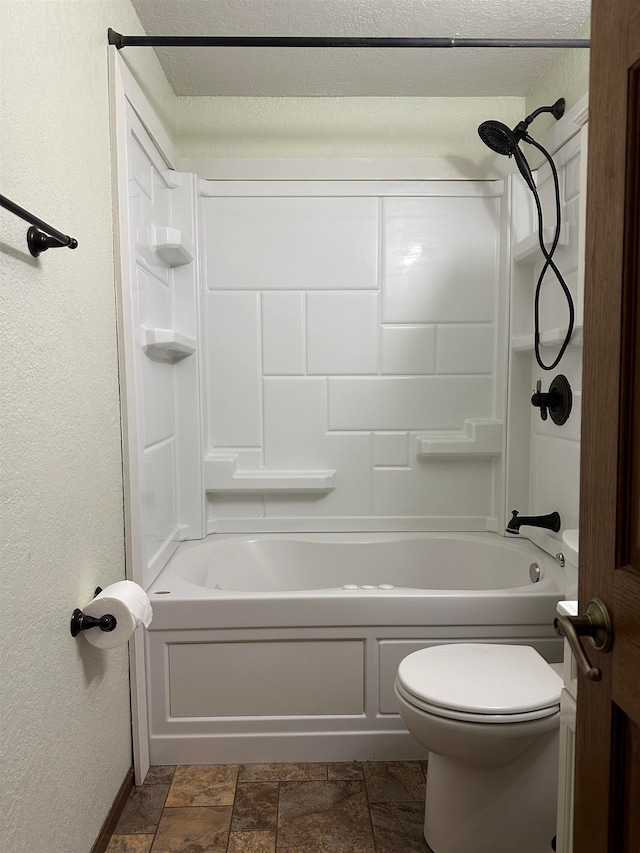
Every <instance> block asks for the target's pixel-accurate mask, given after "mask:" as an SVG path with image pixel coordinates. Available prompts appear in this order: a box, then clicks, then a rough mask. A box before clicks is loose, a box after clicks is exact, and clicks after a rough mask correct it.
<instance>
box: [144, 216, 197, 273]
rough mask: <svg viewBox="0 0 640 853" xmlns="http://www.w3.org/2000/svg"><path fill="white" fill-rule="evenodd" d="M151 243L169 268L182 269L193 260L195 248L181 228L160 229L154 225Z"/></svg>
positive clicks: (151, 230)
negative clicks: (181, 267)
mask: <svg viewBox="0 0 640 853" xmlns="http://www.w3.org/2000/svg"><path fill="white" fill-rule="evenodd" d="M149 243H150V245H151V248H152V249H153V250H154V251H155V252H156V254H157V255H158V257H159V258H160V259H161V261H162V263H163V264H164V265H165V266H167V267H180V266H182V265H183V264H190V263H191V261H192V260H193V247H192V245H191V243H190V242H189V240H187V238H186V237H185V236H184V234H183V233H182V231H180V229H179V228H158V227H157V226H154V225H152V226H151V228H150V233H149Z"/></svg>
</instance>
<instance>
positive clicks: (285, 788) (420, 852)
mask: <svg viewBox="0 0 640 853" xmlns="http://www.w3.org/2000/svg"><path fill="white" fill-rule="evenodd" d="M424 796H425V766H424V764H423V763H422V762H419V761H388V762H385V761H371V762H363V763H360V762H355V761H353V762H344V763H332V764H319V763H316V764H239V765H238V764H205V765H185V766H178V767H152V768H151V770H150V771H149V773H148V775H147V778H146V779H145V783H144V785H142V786H140V787H137V788H134V789H133V790H132V792H131V796H130V797H129V800H128V802H127V805H126V806H125V809H124V811H123V813H122V815H121V817H120V820H119V822H118V825H117V826H116V829H115V832H114V834H113V836H112V838H111V841H110V843H109V847H108V848H107V853H430V850H429V847H428V846H427V844H426V842H425V840H424V837H423V834H422V823H423V819H424Z"/></svg>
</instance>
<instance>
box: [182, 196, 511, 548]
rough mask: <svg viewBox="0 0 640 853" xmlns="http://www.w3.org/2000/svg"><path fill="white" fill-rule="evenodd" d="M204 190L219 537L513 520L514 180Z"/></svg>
mask: <svg viewBox="0 0 640 853" xmlns="http://www.w3.org/2000/svg"><path fill="white" fill-rule="evenodd" d="M199 187H200V199H199V218H200V229H201V233H200V241H199V243H200V247H201V274H200V282H201V283H200V289H201V299H202V303H201V307H202V310H201V315H202V321H201V322H202V326H203V328H202V340H203V341H204V342H205V343H204V346H203V349H202V353H203V384H204V407H205V414H204V416H205V441H206V448H205V469H206V473H205V484H206V488H207V512H208V528H207V529H208V531H209V532H214V531H247V530H249V531H259V530H263V531H268V530H272V531H279V530H282V531H286V530H385V529H389V530H403V529H404V530H412V529H413V530H416V529H423V530H447V529H452V530H486V529H487V528H488V529H496V526H497V524H498V523H500V524H502V519H500V521H499V522H498V519H497V516H498V515H500V514H501V513H500V510H499V509H497V507H500V505H501V503H502V438H501V436H502V421H503V419H504V412H503V408H504V399H505V391H504V373H505V369H504V362H505V360H506V356H505V350H506V336H507V322H506V319H505V312H506V308H505V304H506V295H505V294H506V284H505V278H506V272H505V270H506V267H507V249H508V246H507V240H506V238H505V235H506V234H507V231H508V211H507V204H506V202H505V196H504V192H505V188H504V184H503V182H502V181H498V182H489V181H483V182H470V181H469V182H465V181H456V182H442V181H441V182H438V181H430V182H416V183H390V182H384V183H382V182H351V183H350V182H340V183H336V184H331V183H327V182H322V183H313V182H298V183H291V182H287V183H286V184H283V183H278V182H270V183H266V182H265V183H261V182H256V183H249V182H242V183H234V182H225V183H222V182H206V181H201V182H200V184H199ZM485 431H488V433H489V432H490V436H491V437H490V440H489V442H488V443H487V441H485V440H484V435H485ZM488 433H487V434H488Z"/></svg>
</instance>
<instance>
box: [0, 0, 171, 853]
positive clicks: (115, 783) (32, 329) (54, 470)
mask: <svg viewBox="0 0 640 853" xmlns="http://www.w3.org/2000/svg"><path fill="white" fill-rule="evenodd" d="M108 26H113V27H115V28H120V29H124V30H125V31H126V30H130V31H140V26H139V23H138V21H137V18H136V16H135V14H134V13H133V10H132V8H131V6H130V5H129V2H128V0H104V2H102V1H100V2H98V0H96V2H73V0H66V2H55V0H46V2H22V0H3V2H2V3H1V4H0V39H1V41H0V79H1V80H2V85H1V91H0V97H1V109H0V112H1V114H2V117H3V120H2V134H1V135H0V160H1V162H2V193H3V194H5V195H6V196H8V197H9V198H11V199H12V200H15V201H16V202H17V203H18V204H21V205H22V206H24V207H26V208H27V209H29V210H32V211H33V212H34V213H35V214H36V215H38V216H40V217H41V218H43V219H44V220H45V221H47V222H50V223H51V224H52V225H54V226H55V227H58V228H60V229H61V230H63V231H64V232H65V233H69V234H71V235H73V236H74V237H76V238H77V240H78V243H79V245H78V248H77V249H76V250H75V251H73V252H71V251H69V250H68V249H56V250H50V251H49V252H47V253H46V254H44V255H42V256H41V257H40V259H39V260H35V259H33V258H32V257H31V256H30V255H29V253H28V250H27V246H26V240H25V235H26V230H27V227H28V226H27V223H25V222H23V221H22V220H20V219H17V218H16V217H14V216H12V215H10V214H8V213H7V212H6V211H1V212H0V225H1V228H2V231H1V235H0V276H1V279H2V299H3V306H2V312H1V313H2V321H1V323H2V326H1V339H0V340H1V347H2V400H3V405H2V409H3V418H2V421H3V432H2V445H3V447H2V463H3V483H4V497H5V507H4V513H3V531H2V561H1V563H0V583H1V587H2V594H1V596H0V600H1V602H2V616H1V618H2V625H3V630H2V638H3V639H2V664H1V672H2V705H3V715H4V722H3V737H2V743H1V745H0V752H1V767H2V770H1V774H2V796H3V804H2V815H3V818H2V821H1V822H0V848H1V849H2V850H6V851H11V853H31V852H32V851H34V850H40V849H43V848H46V849H47V850H48V851H51V853H88V851H89V850H90V849H91V846H92V844H93V842H94V841H95V839H96V837H97V834H98V832H99V830H100V827H101V825H102V823H103V821H104V819H105V817H106V815H107V812H108V810H109V808H110V807H111V804H112V802H113V799H114V797H115V795H116V793H117V791H118V788H119V786H120V784H121V783H122V781H123V779H124V776H125V773H126V771H127V769H128V768H129V766H130V765H131V736H130V716H129V684H128V673H127V649H126V647H122V648H119V649H115V650H112V651H99V650H97V649H95V648H93V647H92V646H89V645H88V644H87V643H86V641H85V640H84V639H82V638H78V639H73V638H72V637H71V635H70V633H69V618H70V615H71V612H72V610H73V609H74V608H75V607H77V606H82V605H83V604H85V603H86V602H87V600H88V599H89V598H90V597H91V595H92V593H93V590H94V587H95V586H96V585H97V584H101V585H106V584H109V583H111V582H113V581H117V580H120V579H121V578H122V577H123V576H124V551H123V518H122V474H121V449H120V422H119V418H120V413H119V401H118V372H117V359H116V333H115V307H114V264H113V239H112V221H111V162H110V150H109V126H108V115H109V110H108V105H109V100H108V88H107V46H106V31H107V27H108ZM143 62H144V63H145V64H146V74H147V75H150V74H151V76H153V78H154V79H155V80H156V81H160V83H161V81H162V75H161V72H160V71H159V69H157V68H155V69H154V67H153V66H154V62H155V59H154V56H153V54H152V53H151V52H149V53H148V54H147V56H146V58H145V59H144V60H143ZM152 72H153V73H152ZM147 79H151V77H149V76H147ZM163 91H164V95H163ZM169 94H170V92H169V91H168V87H167V86H166V82H165V85H164V90H163V89H162V86H160V85H158V86H157V87H156V102H157V101H158V99H160V100H161V99H162V98H163V97H165V96H166V106H167V109H168V110H169V112H171V109H172V105H171V98H170V97H169Z"/></svg>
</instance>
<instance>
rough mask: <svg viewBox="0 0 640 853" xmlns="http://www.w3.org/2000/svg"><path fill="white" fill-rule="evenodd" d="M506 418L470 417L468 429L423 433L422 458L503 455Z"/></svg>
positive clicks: (421, 438)
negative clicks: (503, 419) (502, 419)
mask: <svg viewBox="0 0 640 853" xmlns="http://www.w3.org/2000/svg"><path fill="white" fill-rule="evenodd" d="M503 431H504V424H503V422H502V421H497V420H491V419H488V418H467V419H466V420H465V422H464V429H462V430H449V431H447V432H439V433H435V432H434V433H430V434H429V435H419V436H417V438H418V453H417V456H418V459H425V458H427V457H431V458H433V457H438V458H441V459H442V458H447V457H449V458H451V457H456V456H500V454H501V453H502V435H503Z"/></svg>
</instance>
